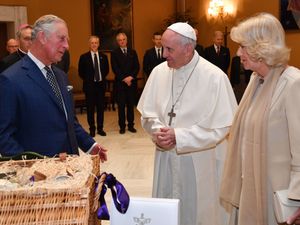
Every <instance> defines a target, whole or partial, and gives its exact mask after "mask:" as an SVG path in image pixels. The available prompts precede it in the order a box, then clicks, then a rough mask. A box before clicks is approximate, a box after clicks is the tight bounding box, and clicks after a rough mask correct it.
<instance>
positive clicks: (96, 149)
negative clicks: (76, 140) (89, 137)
mask: <svg viewBox="0 0 300 225" xmlns="http://www.w3.org/2000/svg"><path fill="white" fill-rule="evenodd" d="M106 152H107V150H106V149H105V148H103V147H102V146H101V145H99V144H96V145H95V146H94V147H93V149H92V151H91V155H99V157H100V160H101V162H102V163H103V162H105V161H107V154H106Z"/></svg>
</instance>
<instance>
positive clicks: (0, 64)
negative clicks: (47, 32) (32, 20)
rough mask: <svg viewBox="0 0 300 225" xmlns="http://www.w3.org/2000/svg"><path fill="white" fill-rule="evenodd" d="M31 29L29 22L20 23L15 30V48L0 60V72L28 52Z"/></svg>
mask: <svg viewBox="0 0 300 225" xmlns="http://www.w3.org/2000/svg"><path fill="white" fill-rule="evenodd" d="M31 31H32V26H30V25H29V24H22V25H21V26H20V27H19V29H18V31H17V34H16V36H17V39H16V41H17V43H18V46H17V50H16V51H15V52H13V53H12V54H10V55H8V56H6V57H4V58H3V59H2V60H1V61H0V72H2V71H4V70H5V69H7V68H8V67H10V66H11V65H13V64H14V63H16V62H18V61H19V60H20V59H22V58H23V57H24V56H25V55H26V54H27V52H28V50H29V48H30V46H31Z"/></svg>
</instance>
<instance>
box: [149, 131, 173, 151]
mask: <svg viewBox="0 0 300 225" xmlns="http://www.w3.org/2000/svg"><path fill="white" fill-rule="evenodd" d="M152 139H153V141H154V142H155V143H156V144H157V145H158V146H159V147H160V148H163V149H165V150H170V149H172V148H174V147H175V145H176V137H175V131H174V129H173V128H170V127H164V128H160V130H159V131H156V132H154V133H153V136H152Z"/></svg>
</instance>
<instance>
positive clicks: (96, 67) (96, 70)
mask: <svg viewBox="0 0 300 225" xmlns="http://www.w3.org/2000/svg"><path fill="white" fill-rule="evenodd" d="M94 67H95V68H94V69H95V76H94V79H95V81H96V82H99V81H101V79H100V74H99V63H98V58H97V54H96V53H94Z"/></svg>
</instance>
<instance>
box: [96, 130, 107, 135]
mask: <svg viewBox="0 0 300 225" xmlns="http://www.w3.org/2000/svg"><path fill="white" fill-rule="evenodd" d="M97 133H98V134H99V135H100V136H106V133H105V131H104V130H99V131H98V132H97Z"/></svg>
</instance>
